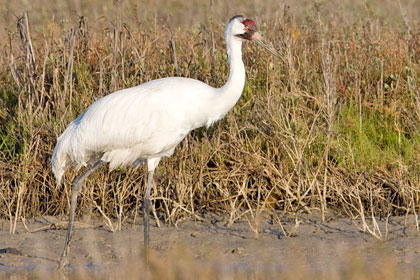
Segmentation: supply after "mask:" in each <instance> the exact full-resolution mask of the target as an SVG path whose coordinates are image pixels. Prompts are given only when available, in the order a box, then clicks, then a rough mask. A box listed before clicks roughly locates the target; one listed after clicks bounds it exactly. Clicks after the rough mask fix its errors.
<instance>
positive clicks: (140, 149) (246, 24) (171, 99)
mask: <svg viewBox="0 0 420 280" xmlns="http://www.w3.org/2000/svg"><path fill="white" fill-rule="evenodd" d="M225 39H226V45H227V52H228V57H229V65H230V73H229V78H228V81H227V82H226V84H225V85H224V86H223V87H221V88H213V87H211V86H209V85H207V84H205V83H203V82H200V81H197V80H194V79H189V78H178V77H172V78H163V79H158V80H153V81H150V82H147V83H144V84H142V85H139V86H136V87H132V88H129V89H124V90H120V91H117V92H114V93H112V94H110V95H107V96H105V97H103V98H101V99H99V100H97V101H96V102H95V103H93V104H92V105H90V106H89V108H88V109H87V110H86V111H85V112H84V113H83V114H81V115H80V116H79V117H78V118H77V119H75V120H74V121H73V122H72V123H70V124H69V125H68V127H67V128H66V130H65V131H64V132H63V134H62V135H61V136H60V137H59V138H58V140H57V144H56V146H55V148H54V151H53V155H52V170H53V173H54V175H55V177H56V179H57V184H59V183H60V181H61V178H62V176H63V174H64V172H65V170H66V168H67V167H68V166H70V165H76V166H77V167H81V166H90V168H89V169H88V170H87V171H86V172H85V173H83V174H82V175H80V176H78V177H77V178H76V179H75V180H74V181H73V184H72V197H71V206H70V219H69V227H68V231H67V238H66V245H65V248H64V251H63V255H62V258H61V261H60V266H63V265H64V264H65V261H67V253H68V249H69V244H70V240H71V235H72V224H73V220H74V212H75V207H76V201H77V193H78V191H79V190H80V187H81V184H82V182H83V180H84V179H86V177H88V176H89V175H90V174H91V173H92V172H93V171H94V170H95V169H97V168H98V167H100V166H101V165H102V163H104V162H108V163H109V166H110V169H114V168H116V167H118V166H121V165H128V164H134V165H135V166H136V165H137V164H139V163H142V162H145V161H147V164H148V180H147V185H146V191H145V196H144V203H143V210H144V213H143V217H144V223H145V247H147V244H148V232H149V229H148V214H149V204H150V201H149V195H150V189H151V187H152V179H153V174H154V173H153V172H154V169H155V168H156V166H157V165H158V163H159V161H160V159H161V158H162V157H168V156H170V155H172V153H173V152H174V149H175V147H176V146H177V145H178V144H179V142H181V141H182V140H183V139H184V137H185V136H186V135H187V134H188V133H189V132H190V131H191V130H193V129H195V128H198V127H202V126H207V127H208V126H210V125H211V124H212V123H214V122H215V121H217V120H219V119H221V118H222V117H223V116H224V115H225V114H226V113H227V112H228V111H229V110H230V109H231V108H232V107H233V106H234V105H235V103H236V102H237V101H238V99H239V97H240V96H241V93H242V90H243V87H244V83H245V68H244V64H243V62H242V51H241V46H242V41H243V40H244V39H247V40H251V41H256V42H257V43H259V44H260V45H263V46H264V44H263V43H262V40H261V36H260V35H259V34H258V33H257V32H256V29H255V23H254V22H253V21H252V20H249V19H245V18H244V17H243V16H235V17H233V18H232V19H231V20H230V21H229V23H228V25H227V26H226V29H225Z"/></svg>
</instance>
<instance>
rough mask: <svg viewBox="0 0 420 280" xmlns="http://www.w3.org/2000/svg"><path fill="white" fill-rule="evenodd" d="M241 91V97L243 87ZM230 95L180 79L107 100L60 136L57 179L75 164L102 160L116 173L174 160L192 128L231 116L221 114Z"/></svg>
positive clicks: (55, 166) (55, 169)
mask: <svg viewBox="0 0 420 280" xmlns="http://www.w3.org/2000/svg"><path fill="white" fill-rule="evenodd" d="M238 92H239V94H236V95H237V98H239V96H240V93H241V92H242V88H240V89H238ZM225 97H226V96H223V92H222V90H221V89H215V88H213V87H211V86H209V85H207V84H205V83H203V82H200V81H198V80H194V79H188V78H178V77H173V78H163V79H158V80H153V81H150V82H147V83H144V84H142V85H140V86H136V87H132V88H128V89H124V90H120V91H117V92H114V93H112V94H110V95H107V96H105V97H103V98H101V99H99V100H97V101H96V102H95V103H93V104H92V105H90V106H89V108H88V109H87V110H86V111H85V112H84V113H83V114H81V115H80V116H79V117H78V118H77V119H75V120H74V121H73V122H72V123H70V124H69V126H68V127H67V129H66V130H65V131H64V133H63V134H62V135H61V136H60V137H59V139H58V141H57V145H56V148H55V149H54V153H53V161H52V165H53V172H54V174H55V176H56V178H57V179H58V180H57V181H60V179H61V177H62V174H63V173H64V171H65V169H66V167H67V166H69V165H71V164H76V165H78V166H86V165H88V164H89V163H92V162H96V161H97V160H98V159H101V160H102V161H104V162H109V166H110V169H114V168H116V167H118V166H123V165H130V164H134V165H137V164H138V163H140V162H142V161H145V160H147V159H149V158H156V157H158V158H161V157H164V156H166V157H167V156H170V155H172V153H173V151H174V149H175V147H176V146H177V144H178V143H179V142H181V141H182V140H183V139H184V137H185V136H186V135H187V134H188V133H189V132H190V131H191V130H193V129H195V128H198V127H202V126H210V125H211V124H212V123H213V122H215V121H217V120H219V119H220V118H222V117H223V116H224V115H225V114H226V113H227V111H228V110H229V109H230V108H221V110H220V109H219V110H217V108H218V104H217V103H218V102H220V101H222V100H220V101H219V99H222V98H225ZM237 98H236V99H237ZM235 102H236V100H235ZM232 106H233V104H232ZM226 107H231V106H226Z"/></svg>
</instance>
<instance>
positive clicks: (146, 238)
mask: <svg viewBox="0 0 420 280" xmlns="http://www.w3.org/2000/svg"><path fill="white" fill-rule="evenodd" d="M153 174H154V170H151V171H149V172H148V174H147V184H146V190H145V192H144V198H143V223H144V251H145V253H146V254H147V248H148V247H149V243H150V241H149V214H150V191H151V189H152V184H153Z"/></svg>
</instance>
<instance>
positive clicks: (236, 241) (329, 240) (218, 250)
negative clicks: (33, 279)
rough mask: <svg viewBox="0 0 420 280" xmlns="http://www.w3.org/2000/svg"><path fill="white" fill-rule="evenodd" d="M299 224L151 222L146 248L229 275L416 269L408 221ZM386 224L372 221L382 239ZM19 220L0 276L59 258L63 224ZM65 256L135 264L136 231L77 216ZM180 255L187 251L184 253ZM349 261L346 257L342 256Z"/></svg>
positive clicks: (0, 241)
mask: <svg viewBox="0 0 420 280" xmlns="http://www.w3.org/2000/svg"><path fill="white" fill-rule="evenodd" d="M281 221H282V225H283V227H284V229H285V230H286V231H289V232H290V231H291V230H292V229H293V228H294V227H295V224H296V219H295V218H294V217H282V218H281ZM298 221H300V224H299V226H298V228H297V230H296V232H295V233H294V234H292V235H291V236H289V237H287V236H285V232H284V231H282V229H281V227H280V226H279V224H278V223H276V222H274V221H273V220H272V219H271V218H270V217H269V216H267V217H265V218H263V219H262V221H261V222H260V229H259V237H258V238H256V236H255V233H254V232H253V231H252V230H251V228H250V226H249V224H248V222H247V221H246V220H244V221H240V222H236V223H234V224H233V225H232V226H231V227H227V225H226V224H227V219H226V218H223V217H220V216H208V217H205V218H204V221H186V222H182V223H180V224H179V225H178V227H174V226H166V225H164V224H162V225H161V227H157V226H156V223H154V222H153V223H152V225H153V226H152V227H151V247H152V254H153V255H154V256H155V258H157V259H159V258H163V257H164V256H165V255H166V254H168V252H169V251H171V250H174V248H182V250H184V251H185V252H188V256H189V257H191V259H192V260H193V261H194V262H197V263H207V264H208V263H209V262H210V261H209V260H213V261H214V262H217V263H218V264H222V265H223V266H225V267H228V268H232V269H234V270H238V269H239V270H240V269H245V270H251V271H252V270H253V269H254V268H256V267H261V266H263V267H264V269H266V270H271V269H272V270H283V271H284V270H288V269H289V268H291V267H295V266H296V265H297V264H298V263H299V265H302V266H304V267H305V269H309V270H314V271H320V270H324V269H328V268H330V267H332V266H335V267H343V266H346V265H347V264H348V262H349V260H351V259H353V260H355V261H357V259H359V258H360V259H359V261H360V262H361V263H372V264H375V265H378V262H377V260H382V259H383V257H384V256H387V257H389V258H392V260H393V263H395V264H396V265H398V266H400V267H402V268H403V269H409V270H416V271H419V270H420V237H419V235H418V233H417V229H416V226H415V222H414V221H415V220H414V217H412V216H409V217H391V218H389V220H388V225H387V236H386V241H380V240H378V239H377V238H374V237H372V235H370V234H368V233H366V232H363V231H361V230H360V229H359V228H358V227H357V226H355V225H354V223H353V222H352V221H351V220H350V219H348V218H337V217H334V216H332V217H330V218H329V219H328V221H327V222H326V223H324V224H322V223H321V219H320V218H319V217H315V216H299V217H298ZM384 222H385V221H381V222H380V223H379V227H380V229H381V231H382V234H383V235H384V234H385V231H386V226H385V223H384ZM25 224H26V227H25V226H24V225H23V223H22V222H21V223H19V225H18V228H17V232H16V234H14V235H10V233H9V221H6V220H3V221H0V275H2V274H1V273H3V275H10V274H11V273H18V272H22V271H26V272H27V271H34V270H46V271H51V270H54V268H55V267H56V265H57V261H58V258H59V256H60V254H61V251H62V248H63V243H64V238H65V233H66V230H65V226H66V221H65V220H64V218H63V220H58V219H57V218H54V217H38V218H35V219H33V220H30V221H28V220H27V221H26V223H25ZM71 245H72V246H71V251H70V263H71V266H70V269H85V270H102V269H106V268H110V267H114V266H115V265H120V264H122V263H124V262H126V261H127V260H132V259H133V258H134V259H135V258H136V257H138V258H139V259H141V252H142V248H143V227H142V224H141V222H139V223H136V224H134V225H133V224H132V223H130V222H126V223H125V225H124V228H123V229H122V230H121V231H118V232H111V231H110V230H109V229H108V228H107V227H106V226H105V223H104V221H103V220H102V219H96V220H95V221H92V219H90V220H89V219H88V221H86V219H85V220H83V219H80V220H79V221H78V222H77V223H76V229H75V233H74V239H73V242H72V244H71ZM185 254H187V253H185ZM349 256H351V257H349Z"/></svg>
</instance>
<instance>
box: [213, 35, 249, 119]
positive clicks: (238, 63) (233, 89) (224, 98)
mask: <svg viewBox="0 0 420 280" xmlns="http://www.w3.org/2000/svg"><path fill="white" fill-rule="evenodd" d="M226 46H227V54H228V60H229V66H230V71H229V77H228V80H227V82H226V84H224V86H222V87H221V88H219V89H218V91H219V92H218V95H217V98H216V100H215V101H216V104H215V106H217V109H218V111H219V112H220V113H221V114H223V115H225V114H226V113H227V112H228V111H229V110H230V109H231V108H232V107H233V106H234V105H235V104H236V102H237V101H238V99H239V97H241V94H242V91H243V89H244V85H245V67H244V63H243V62H242V41H241V40H239V39H237V38H235V37H233V36H226Z"/></svg>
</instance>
